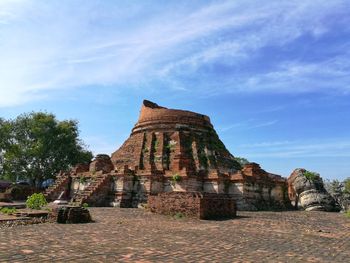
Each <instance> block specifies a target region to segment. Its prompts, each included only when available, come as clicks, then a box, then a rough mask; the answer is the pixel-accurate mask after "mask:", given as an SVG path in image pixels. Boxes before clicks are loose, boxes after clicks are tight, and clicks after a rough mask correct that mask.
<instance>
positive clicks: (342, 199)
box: [325, 178, 350, 211]
mask: <svg viewBox="0 0 350 263" xmlns="http://www.w3.org/2000/svg"><path fill="white" fill-rule="evenodd" d="M325 187H326V190H327V192H328V193H330V194H331V195H332V196H333V198H334V199H335V200H336V201H337V203H338V204H339V205H340V206H341V207H342V210H345V211H346V210H348V209H350V178H347V179H345V180H344V181H343V182H339V181H338V180H332V181H326V183H325Z"/></svg>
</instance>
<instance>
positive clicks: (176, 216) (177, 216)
mask: <svg viewBox="0 0 350 263" xmlns="http://www.w3.org/2000/svg"><path fill="white" fill-rule="evenodd" d="M174 218H175V219H183V218H185V215H184V214H183V213H181V212H178V213H176V214H175V215H174Z"/></svg>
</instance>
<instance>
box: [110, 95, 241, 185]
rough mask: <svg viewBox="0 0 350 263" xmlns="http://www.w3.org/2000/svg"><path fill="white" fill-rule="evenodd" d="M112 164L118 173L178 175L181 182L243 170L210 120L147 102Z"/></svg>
mask: <svg viewBox="0 0 350 263" xmlns="http://www.w3.org/2000/svg"><path fill="white" fill-rule="evenodd" d="M112 162H113V164H114V165H115V167H116V168H117V169H122V168H123V167H125V166H128V167H129V168H131V169H133V170H136V171H137V170H138V171H140V172H142V173H143V174H145V173H150V174H152V175H165V176H173V175H175V174H178V175H180V176H181V177H182V179H185V178H186V179H187V178H190V177H194V178H195V179H199V178H204V177H210V176H213V175H214V176H217V175H219V174H222V173H232V172H235V171H237V170H238V169H240V165H239V164H238V163H237V162H236V161H235V159H234V157H233V156H232V155H231V154H230V153H229V152H228V151H227V149H226V148H225V146H224V144H223V143H222V142H221V141H220V139H219V137H218V135H217V134H216V132H215V130H214V129H213V126H212V124H211V123H210V119H209V117H208V116H205V115H202V114H197V113H194V112H190V111H183V110H172V109H167V108H164V107H160V106H158V105H157V104H155V103H153V102H150V101H147V100H145V101H144V102H143V105H142V108H141V112H140V117H139V120H138V122H137V123H136V125H135V127H134V128H133V129H132V132H131V135H130V137H129V139H127V140H126V142H125V143H124V144H123V145H122V147H120V148H119V149H118V150H117V151H116V152H114V153H113V154H112ZM191 187H193V185H186V188H191ZM194 188H196V187H194ZM193 190H194V189H193Z"/></svg>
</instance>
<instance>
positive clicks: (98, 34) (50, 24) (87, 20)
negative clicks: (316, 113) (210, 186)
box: [0, 0, 349, 107]
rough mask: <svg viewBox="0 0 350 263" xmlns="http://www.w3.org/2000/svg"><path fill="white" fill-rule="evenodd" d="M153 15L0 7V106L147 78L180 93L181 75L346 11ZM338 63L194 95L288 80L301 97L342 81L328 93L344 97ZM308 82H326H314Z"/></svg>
mask: <svg viewBox="0 0 350 263" xmlns="http://www.w3.org/2000/svg"><path fill="white" fill-rule="evenodd" d="M155 6H157V8H158V9H157V8H155V7H153V9H152V7H149V6H142V4H138V5H135V4H130V5H129V6H123V5H122V4H120V5H116V4H113V3H112V2H99V1H89V2H86V1H82V2H80V1H74V2H72V1H63V2H62V1H49V2H46V1H30V0H22V1H21V0H16V1H8V0H1V1H0V57H1V61H0V84H1V86H0V91H1V97H0V107H1V106H13V105H18V104H22V103H25V102H27V101H30V100H33V99H42V98H43V97H45V96H48V91H50V90H52V89H69V88H81V87H84V86H87V85H114V86H116V87H117V86H118V85H119V86H132V85H133V84H137V83H140V84H141V85H142V83H144V82H147V81H149V80H150V79H161V80H163V81H166V82H167V83H168V84H169V85H170V87H169V88H176V89H178V90H187V87H186V83H183V84H182V83H181V78H182V77H183V76H186V74H187V75H191V77H192V76H193V78H195V79H196V78H197V79H198V81H199V80H200V79H201V78H202V77H203V76H202V75H201V73H200V72H199V70H200V69H201V67H203V66H207V65H211V64H212V63H216V62H218V61H219V62H221V63H225V64H226V65H230V66H232V65H237V67H238V68H239V67H240V65H241V64H240V63H242V62H244V61H247V60H249V59H250V57H251V55H252V54H254V53H255V52H257V51H258V50H260V49H262V48H264V47H267V46H271V45H273V46H283V45H285V44H286V43H289V42H291V41H293V40H295V39H297V38H298V37H300V36H301V35H303V34H307V33H310V34H313V35H314V36H315V37H321V36H322V35H324V34H327V33H328V32H329V30H330V29H329V28H328V27H327V23H325V20H326V19H327V17H328V16H330V15H334V14H337V13H338V12H339V10H340V11H341V10H346V8H348V7H349V6H348V4H347V2H346V1H338V0H334V1H321V0H313V1H303V2H300V1H286V2H281V1H268V2H264V3H261V2H257V1H234V2H233V1H223V2H215V3H213V4H210V5H204V6H202V7H197V6H195V7H188V8H178V12H175V13H174V12H173V9H174V8H177V7H176V6H170V7H168V8H164V9H162V8H160V7H159V5H158V4H155ZM155 10H156V11H157V12H156V11H155ZM142 12H143V13H142ZM153 13H154V15H152V16H150V14H153ZM143 17H146V18H143ZM344 23H345V22H344ZM348 59H349V57H348V56H347V55H344V56H340V57H339V58H338V60H337V61H335V62H329V64H327V63H328V62H327V61H321V62H320V63H304V62H303V61H292V62H289V63H285V64H281V65H280V66H279V71H271V72H267V73H264V74H260V75H256V76H254V77H251V76H245V75H244V74H242V76H241V78H240V79H239V78H238V79H237V77H236V76H233V77H227V78H226V79H221V77H220V76H218V77H217V78H214V79H211V80H210V81H208V82H210V83H209V88H208V90H203V92H207V93H211V92H215V88H213V87H214V86H220V88H218V89H220V92H231V91H232V89H234V90H237V89H239V90H240V91H242V92H246V91H256V90H268V91H278V90H280V89H282V90H283V89H287V88H286V87H289V85H287V84H289V82H290V79H294V78H295V79H296V80H295V83H296V84H298V85H299V84H300V85H303V90H305V89H309V88H310V87H311V88H312V85H314V84H317V85H315V86H316V88H322V89H324V88H329V86H328V85H330V84H332V83H333V81H332V79H333V78H343V81H340V82H338V84H336V85H335V86H333V88H334V89H338V90H348V86H346V85H344V84H343V83H344V82H345V81H348V77H347V76H345V73H346V72H348V69H349V68H348V64H345V63H347V62H346V61H348ZM339 63H343V64H341V65H340V64H339ZM319 65H325V67H322V68H321V67H319ZM339 65H340V66H339ZM197 73H198V76H197V75H196V74H197ZM316 74H319V75H326V76H328V79H329V80H326V81H325V82H321V81H317V79H316V80H315V75H316ZM274 81H275V82H274ZM232 83H235V84H237V83H238V84H242V87H241V88H238V85H232ZM274 83H275V84H274ZM322 83H323V84H322ZM347 83H349V82H347ZM121 84H122V85H121ZM318 84H319V85H318ZM321 84H322V85H321ZM184 86H185V87H184ZM298 91H299V90H298V89H295V90H294V92H298Z"/></svg>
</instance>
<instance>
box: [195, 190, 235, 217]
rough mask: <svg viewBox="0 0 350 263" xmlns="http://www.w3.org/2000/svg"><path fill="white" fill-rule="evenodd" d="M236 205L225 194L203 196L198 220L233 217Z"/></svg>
mask: <svg viewBox="0 0 350 263" xmlns="http://www.w3.org/2000/svg"><path fill="white" fill-rule="evenodd" d="M236 211H237V210H236V204H235V201H234V199H233V198H232V197H230V196H229V195H226V194H204V195H203V198H201V205H200V218H201V219H210V218H218V217H235V216H236Z"/></svg>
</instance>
